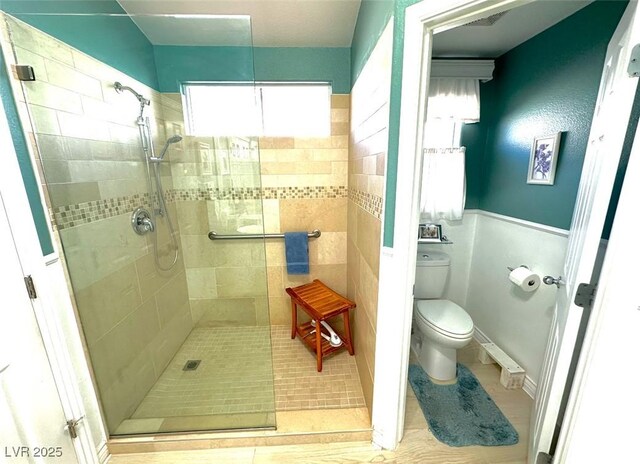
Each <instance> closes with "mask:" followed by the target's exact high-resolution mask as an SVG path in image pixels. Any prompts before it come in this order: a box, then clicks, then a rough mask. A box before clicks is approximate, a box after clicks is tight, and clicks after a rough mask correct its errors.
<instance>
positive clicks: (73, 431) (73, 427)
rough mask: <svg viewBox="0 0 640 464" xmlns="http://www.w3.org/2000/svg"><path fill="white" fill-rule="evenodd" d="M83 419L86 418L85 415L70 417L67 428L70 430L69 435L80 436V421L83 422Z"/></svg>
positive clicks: (72, 436)
mask: <svg viewBox="0 0 640 464" xmlns="http://www.w3.org/2000/svg"><path fill="white" fill-rule="evenodd" d="M82 419H84V416H82V417H81V418H79V419H69V420H68V421H67V426H66V427H65V428H66V429H67V430H68V431H69V436H70V437H71V438H78V426H79V425H80V422H82Z"/></svg>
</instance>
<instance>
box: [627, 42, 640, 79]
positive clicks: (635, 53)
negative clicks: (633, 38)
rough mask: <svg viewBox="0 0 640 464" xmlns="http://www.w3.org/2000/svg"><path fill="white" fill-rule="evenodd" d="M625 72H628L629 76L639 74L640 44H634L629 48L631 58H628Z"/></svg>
mask: <svg viewBox="0 0 640 464" xmlns="http://www.w3.org/2000/svg"><path fill="white" fill-rule="evenodd" d="M627 72H628V73H629V77H638V76H640V44H636V46H635V47H633V49H632V50H631V58H629V67H628V68H627Z"/></svg>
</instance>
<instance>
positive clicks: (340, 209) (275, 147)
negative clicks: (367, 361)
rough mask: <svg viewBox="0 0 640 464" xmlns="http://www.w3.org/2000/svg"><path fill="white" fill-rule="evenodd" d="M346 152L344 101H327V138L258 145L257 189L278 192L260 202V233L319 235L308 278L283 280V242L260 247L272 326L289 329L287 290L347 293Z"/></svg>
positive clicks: (269, 140) (345, 97)
mask: <svg viewBox="0 0 640 464" xmlns="http://www.w3.org/2000/svg"><path fill="white" fill-rule="evenodd" d="M348 151H349V95H333V96H332V97H331V135H330V136H329V137H325V138H286V137H279V138H261V139H260V159H261V172H262V186H263V188H264V189H265V190H267V191H268V190H269V189H274V190H277V192H278V193H277V195H276V196H277V197H276V198H272V197H271V196H266V198H265V200H264V221H265V229H266V230H267V232H273V233H282V232H293V231H306V232H310V231H312V230H314V229H320V231H321V232H322V235H321V236H320V237H319V238H317V239H310V240H309V265H310V274H309V275H289V274H287V268H286V263H285V252H284V240H282V239H279V240H275V239H274V240H267V241H266V248H267V279H268V282H269V312H270V318H271V324H272V325H289V324H291V303H290V301H291V300H290V298H289V297H288V295H287V294H286V293H285V290H284V289H285V288H287V287H292V286H297V285H302V284H304V283H307V282H311V281H312V280H313V279H320V280H322V281H323V282H324V283H326V284H327V285H328V286H330V287H331V288H333V289H334V290H335V291H337V292H338V293H341V294H343V295H345V294H346V292H347V164H348ZM356 311H357V310H356ZM336 325H337V326H338V327H342V326H341V322H338V321H336Z"/></svg>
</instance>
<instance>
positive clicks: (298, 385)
mask: <svg viewBox="0 0 640 464" xmlns="http://www.w3.org/2000/svg"><path fill="white" fill-rule="evenodd" d="M271 337H272V340H273V369H274V378H275V391H276V410H277V411H291V410H301V409H329V408H358V407H365V402H364V395H363V393H362V387H361V385H360V377H359V376H358V369H357V367H356V359H355V357H353V356H350V355H349V353H347V351H346V350H341V351H339V352H337V353H336V354H334V355H332V356H329V357H327V358H324V359H323V363H322V372H318V371H317V370H316V358H315V354H313V352H311V350H309V349H308V348H307V346H306V345H304V344H303V343H302V342H301V341H300V340H299V339H295V340H292V339H291V328H290V327H288V326H273V327H272V328H271Z"/></svg>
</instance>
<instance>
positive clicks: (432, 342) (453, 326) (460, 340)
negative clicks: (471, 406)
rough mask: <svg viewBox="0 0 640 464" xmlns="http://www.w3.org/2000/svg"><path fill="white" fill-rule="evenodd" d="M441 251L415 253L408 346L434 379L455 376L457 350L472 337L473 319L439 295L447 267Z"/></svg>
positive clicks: (444, 281) (447, 260)
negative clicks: (415, 264) (413, 289)
mask: <svg viewBox="0 0 640 464" xmlns="http://www.w3.org/2000/svg"><path fill="white" fill-rule="evenodd" d="M449 263H450V260H449V256H448V255H447V254H446V253H442V252H425V253H419V254H418V260H417V268H416V282H415V284H416V285H415V292H414V296H415V298H416V299H415V300H414V309H413V331H412V332H413V335H412V337H411V348H412V350H413V351H414V353H415V355H416V357H417V358H418V362H419V363H420V365H421V366H422V368H423V369H424V371H425V372H426V373H427V375H429V377H431V378H432V379H434V380H437V381H439V382H449V381H452V380H455V378H456V360H457V350H458V349H460V348H463V347H464V346H466V345H467V344H468V343H469V342H470V341H471V339H472V338H473V320H472V319H471V316H469V314H468V313H467V312H466V311H465V310H464V309H463V308H461V307H460V306H458V305H457V304H455V303H454V302H452V301H449V300H446V299H442V298H441V297H442V295H443V293H444V287H445V284H446V280H447V277H448V271H449Z"/></svg>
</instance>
